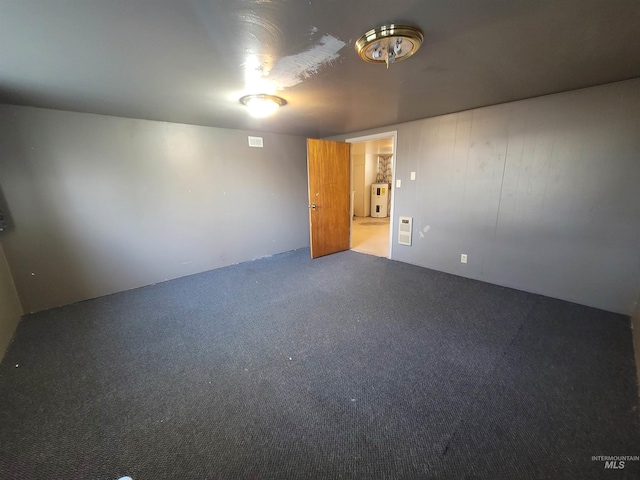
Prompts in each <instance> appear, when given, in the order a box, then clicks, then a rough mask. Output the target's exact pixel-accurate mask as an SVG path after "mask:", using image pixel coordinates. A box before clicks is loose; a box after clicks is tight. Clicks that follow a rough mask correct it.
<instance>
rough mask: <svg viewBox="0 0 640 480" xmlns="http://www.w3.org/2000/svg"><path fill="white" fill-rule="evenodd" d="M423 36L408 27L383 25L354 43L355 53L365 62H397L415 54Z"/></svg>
mask: <svg viewBox="0 0 640 480" xmlns="http://www.w3.org/2000/svg"><path fill="white" fill-rule="evenodd" d="M423 39H424V34H423V33H422V30H420V29H419V28H417V27H411V26H409V25H394V24H391V25H384V26H382V27H378V28H374V29H373V30H369V31H368V32H367V33H365V34H364V35H363V36H361V37H360V38H359V39H358V41H357V42H356V52H358V55H360V58H362V59H363V60H364V61H365V62H370V63H386V64H387V68H389V64H390V63H393V62H399V61H400V60H404V59H405V58H409V57H410V56H411V55H413V54H414V53H416V52H417V51H418V49H419V48H420V45H422V40H423Z"/></svg>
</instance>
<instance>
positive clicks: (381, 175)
mask: <svg viewBox="0 0 640 480" xmlns="http://www.w3.org/2000/svg"><path fill="white" fill-rule="evenodd" d="M392 157H393V155H378V173H377V174H376V183H386V184H387V186H388V187H389V188H388V192H389V198H388V199H387V200H388V201H387V216H389V215H390V214H391V181H392V180H393V178H392V177H393V170H392V166H393V164H392V163H391V158H392Z"/></svg>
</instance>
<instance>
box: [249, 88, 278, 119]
mask: <svg viewBox="0 0 640 480" xmlns="http://www.w3.org/2000/svg"><path fill="white" fill-rule="evenodd" d="M240 103H242V104H243V105H246V106H247V108H248V109H249V113H250V114H251V115H252V116H254V117H258V118H262V117H268V116H269V115H273V114H274V113H275V112H276V110H278V108H279V107H282V106H284V105H286V104H287V101H286V100H285V99H284V98H281V97H277V96H275V95H268V94H266V93H260V94H257V95H245V96H244V97H242V98H241V99H240Z"/></svg>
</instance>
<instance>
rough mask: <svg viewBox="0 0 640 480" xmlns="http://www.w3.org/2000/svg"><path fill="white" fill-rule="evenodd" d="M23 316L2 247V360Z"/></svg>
mask: <svg viewBox="0 0 640 480" xmlns="http://www.w3.org/2000/svg"><path fill="white" fill-rule="evenodd" d="M21 315H22V309H21V308H20V302H19V301H18V294H17V293H16V288H15V286H14V285H13V279H12V278H11V272H10V271H9V266H8V265H7V260H6V258H5V257H4V251H3V250H2V245H0V360H1V359H2V357H3V356H4V352H5V351H6V349H7V347H8V346H9V342H10V341H11V337H12V336H13V332H14V331H15V329H16V326H17V325H18V320H20V316H21Z"/></svg>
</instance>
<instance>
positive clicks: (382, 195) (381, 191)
mask: <svg viewBox="0 0 640 480" xmlns="http://www.w3.org/2000/svg"><path fill="white" fill-rule="evenodd" d="M388 201H389V185H388V184H386V183H374V184H373V185H371V216H372V217H378V218H384V217H386V216H387V203H388Z"/></svg>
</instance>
